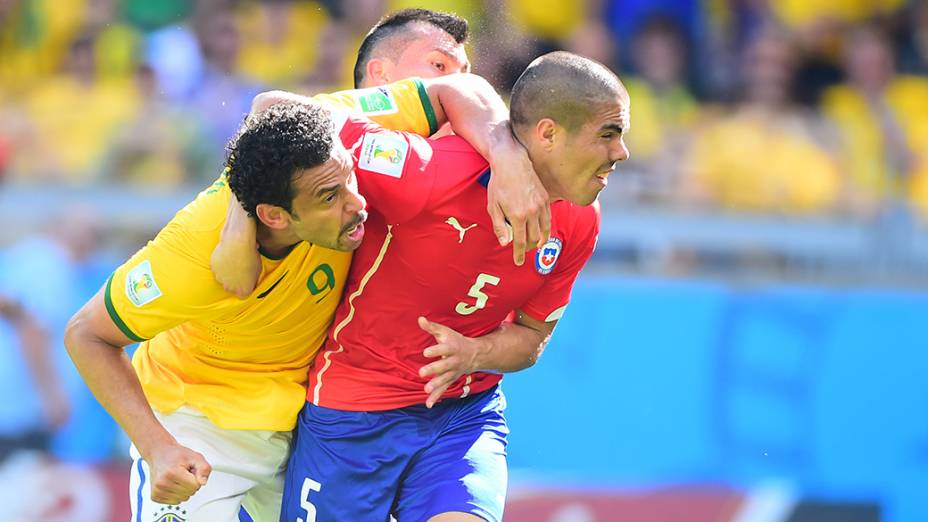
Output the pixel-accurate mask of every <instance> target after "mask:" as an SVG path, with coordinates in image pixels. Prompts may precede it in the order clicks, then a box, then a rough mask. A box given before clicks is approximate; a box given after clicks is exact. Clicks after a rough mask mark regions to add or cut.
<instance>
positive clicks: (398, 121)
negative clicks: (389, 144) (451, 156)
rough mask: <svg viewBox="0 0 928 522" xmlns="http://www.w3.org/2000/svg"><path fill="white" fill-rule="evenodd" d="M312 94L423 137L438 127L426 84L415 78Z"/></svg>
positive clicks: (394, 127) (322, 99) (387, 125)
mask: <svg viewBox="0 0 928 522" xmlns="http://www.w3.org/2000/svg"><path fill="white" fill-rule="evenodd" d="M313 98H314V99H316V100H318V101H323V102H327V103H329V104H331V105H335V106H336V107H340V108H343V109H347V110H348V111H350V112H352V113H357V114H362V115H364V116H365V117H367V118H370V119H371V120H373V121H374V122H376V123H378V124H379V125H381V126H382V127H384V128H387V129H390V130H395V131H404V132H411V133H414V134H418V135H420V136H426V137H428V136H431V135H432V134H435V132H436V131H438V120H437V119H436V117H435V109H434V108H433V107H432V102H431V101H430V100H429V94H428V92H427V91H426V90H425V85H423V84H422V80H420V79H418V78H410V79H406V80H400V81H398V82H394V83H391V84H389V85H384V86H381V87H371V88H369V89H355V90H351V91H339V92H336V93H332V94H317V95H316V96H314V97H313Z"/></svg>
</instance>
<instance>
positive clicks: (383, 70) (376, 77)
mask: <svg viewBox="0 0 928 522" xmlns="http://www.w3.org/2000/svg"><path fill="white" fill-rule="evenodd" d="M365 69H366V71H365V74H366V76H367V83H368V84H370V85H386V84H388V83H390V81H391V80H390V77H391V76H392V75H391V72H392V70H393V64H391V63H390V62H388V61H387V60H384V59H382V58H371V59H370V60H368V61H367V66H366V67H365Z"/></svg>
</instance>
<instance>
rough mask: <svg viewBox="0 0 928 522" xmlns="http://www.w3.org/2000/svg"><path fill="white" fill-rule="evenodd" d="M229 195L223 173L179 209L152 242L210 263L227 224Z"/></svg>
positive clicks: (201, 261)
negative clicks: (213, 251) (210, 258)
mask: <svg viewBox="0 0 928 522" xmlns="http://www.w3.org/2000/svg"><path fill="white" fill-rule="evenodd" d="M230 197H231V191H230V190H229V187H228V183H226V181H225V177H224V176H222V177H220V178H219V179H217V180H216V181H215V182H213V184H212V185H210V186H209V187H207V188H205V189H204V190H203V191H201V192H200V193H199V194H198V195H197V197H196V198H195V199H194V200H193V201H191V202H190V203H188V204H187V205H186V206H185V207H184V208H182V209H181V210H179V211H178V212H177V214H175V215H174V217H173V218H172V219H171V221H169V222H168V224H167V225H165V227H164V228H163V229H161V231H160V232H159V233H158V235H157V236H156V237H155V240H154V241H153V244H155V245H157V246H159V247H161V248H167V249H170V250H176V251H180V252H183V257H185V258H188V259H191V260H196V261H197V262H198V263H203V264H205V265H207V266H208V264H209V257H210V255H211V254H212V250H213V248H214V247H215V246H216V244H217V243H218V242H219V235H220V232H221V231H222V227H223V225H224V224H225V220H226V213H227V211H228V209H229V201H230Z"/></svg>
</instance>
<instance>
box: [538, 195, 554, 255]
mask: <svg viewBox="0 0 928 522" xmlns="http://www.w3.org/2000/svg"><path fill="white" fill-rule="evenodd" d="M549 237H551V205H548V204H547V203H545V206H544V209H543V210H542V212H541V237H539V238H538V244H537V245H536V248H541V247H543V246H545V243H546V242H547V241H548V238H549Z"/></svg>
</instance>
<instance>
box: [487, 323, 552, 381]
mask: <svg viewBox="0 0 928 522" xmlns="http://www.w3.org/2000/svg"><path fill="white" fill-rule="evenodd" d="M549 338H550V335H549V334H546V333H544V332H540V331H538V330H535V329H533V328H529V327H527V326H522V325H520V324H516V323H503V324H502V326H500V327H499V328H498V329H497V330H495V331H494V332H492V333H489V334H487V335H485V336H483V337H478V338H476V339H475V341H477V343H478V345H477V349H476V355H475V360H474V366H475V367H476V369H477V370H481V371H493V372H503V373H509V372H517V371H519V370H524V369H526V368H529V367H531V366H532V365H534V364H535V363H536V362H537V361H538V358H539V357H541V353H542V352H543V351H544V349H545V346H546V345H547V343H548V339H549Z"/></svg>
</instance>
